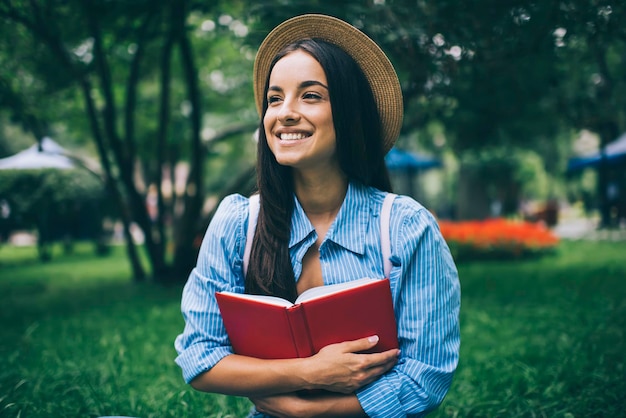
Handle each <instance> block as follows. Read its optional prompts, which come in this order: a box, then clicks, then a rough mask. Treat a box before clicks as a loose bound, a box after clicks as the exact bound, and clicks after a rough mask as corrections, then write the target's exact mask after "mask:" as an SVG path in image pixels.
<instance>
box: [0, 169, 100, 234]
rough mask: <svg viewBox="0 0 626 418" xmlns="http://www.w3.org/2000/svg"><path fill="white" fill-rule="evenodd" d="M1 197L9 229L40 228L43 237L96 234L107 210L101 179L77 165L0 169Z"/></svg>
mask: <svg viewBox="0 0 626 418" xmlns="http://www.w3.org/2000/svg"><path fill="white" fill-rule="evenodd" d="M0 198H1V199H4V200H6V201H7V203H8V204H9V207H10V210H11V214H10V218H9V225H10V229H17V228H23V229H31V228H33V229H34V228H39V232H40V233H41V232H42V228H43V229H44V230H45V231H47V236H46V237H40V238H44V239H49V238H52V239H54V238H59V237H62V236H63V235H65V234H66V233H69V234H71V233H72V232H76V233H77V234H78V235H79V236H82V237H83V238H85V237H96V236H98V234H99V233H100V231H101V224H100V223H101V222H102V217H103V216H104V215H105V214H107V211H110V208H109V207H107V203H106V199H105V195H104V188H103V185H102V183H101V181H100V180H99V179H97V178H96V177H94V176H93V175H92V174H90V173H87V172H86V171H83V170H78V169H71V170H57V169H41V170H0Z"/></svg>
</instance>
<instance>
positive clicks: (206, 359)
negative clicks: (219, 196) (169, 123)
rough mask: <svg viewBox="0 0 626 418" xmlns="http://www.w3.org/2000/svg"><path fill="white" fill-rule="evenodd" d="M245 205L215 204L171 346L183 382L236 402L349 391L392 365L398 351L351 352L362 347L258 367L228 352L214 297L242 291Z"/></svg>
mask: <svg viewBox="0 0 626 418" xmlns="http://www.w3.org/2000/svg"><path fill="white" fill-rule="evenodd" d="M247 205H248V203H247V199H245V198H243V197H241V196H230V197H228V198H226V199H225V200H224V202H222V203H221V204H220V207H219V209H218V211H217V212H216V214H215V216H214V219H213V221H212V222H211V225H210V226H209V228H208V230H207V233H206V236H205V239H204V240H203V244H202V248H201V249H200V252H199V259H198V263H197V267H196V268H195V269H194V270H193V271H192V273H191V275H190V278H189V280H188V282H187V284H186V286H185V289H184V292H183V298H182V306H183V315H184V318H185V330H184V332H183V333H182V334H181V335H180V336H179V337H178V338H177V340H176V348H177V350H178V352H179V356H178V357H177V359H176V361H177V363H178V364H179V365H180V366H181V368H182V369H183V376H184V378H185V380H186V381H187V382H189V383H191V384H192V385H193V386H194V387H195V388H197V389H199V390H204V391H211V392H219V393H227V394H236V395H240V396H259V395H270V394H278V393H284V392H285V391H297V390H300V389H310V388H326V389H331V390H335V391H339V392H352V391H354V389H355V388H356V387H359V386H361V385H363V384H365V383H369V382H370V381H372V380H373V378H375V377H377V376H378V375H380V374H381V373H383V372H384V371H386V370H388V369H389V368H390V367H391V366H392V365H393V364H394V363H395V361H396V358H397V350H390V351H389V352H386V353H382V354H352V353H351V352H350V350H354V351H360V350H361V349H367V348H370V347H371V346H373V345H374V344H373V343H368V342H367V341H366V340H365V341H363V340H361V341H358V342H352V343H350V342H347V343H342V344H337V345H334V346H329V347H328V348H327V349H325V350H322V352H320V353H318V355H316V356H313V357H310V358H308V359H289V360H259V359H254V358H250V357H244V356H238V355H235V354H234V353H233V352H232V349H231V347H230V343H229V340H228V335H227V333H226V330H225V329H224V325H223V322H222V319H221V316H220V312H219V308H218V306H217V303H216V301H215V298H214V294H215V292H217V291H226V290H228V291H235V292H243V276H242V271H241V255H240V254H242V253H243V247H242V245H243V238H245V228H246V226H247V221H246V220H247V210H248V206H247ZM233 231H234V233H233ZM228 260H234V261H232V262H230V263H229V261H228ZM307 371H308V372H309V373H307ZM307 376H315V377H307ZM355 376H356V377H355ZM346 382H347V383H346ZM352 396H353V395H352Z"/></svg>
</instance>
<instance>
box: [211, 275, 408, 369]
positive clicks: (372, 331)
mask: <svg viewBox="0 0 626 418" xmlns="http://www.w3.org/2000/svg"><path fill="white" fill-rule="evenodd" d="M215 297H216V299H217V303H218V305H219V308H220V312H221V313H222V318H223V320H224V325H225V327H226V331H227V332H228V337H229V339H230V342H231V344H232V346H233V350H234V351H235V353H237V354H242V355H246V356H251V357H257V358H264V359H280V358H296V357H309V356H312V355H313V354H315V353H317V352H318V351H319V350H320V349H322V348H323V347H325V346H327V345H329V344H334V343H339V342H343V341H350V340H356V339H359V338H364V337H369V336H372V335H378V337H379V341H378V344H377V345H376V346H375V347H374V348H373V349H372V350H370V351H369V352H380V351H385V350H389V349H392V348H397V347H398V337H397V331H396V322H395V316H394V312H393V302H392V299H391V289H390V286H389V280H388V279H367V278H365V279H359V280H354V281H351V282H346V283H339V284H334V285H328V286H319V287H314V288H312V289H309V290H307V291H305V292H303V293H302V294H301V295H300V296H299V297H298V299H297V300H296V302H295V303H293V304H292V303H291V302H289V301H287V300H285V299H281V298H277V297H274V296H260V295H248V294H240V293H232V292H217V293H216V294H215Z"/></svg>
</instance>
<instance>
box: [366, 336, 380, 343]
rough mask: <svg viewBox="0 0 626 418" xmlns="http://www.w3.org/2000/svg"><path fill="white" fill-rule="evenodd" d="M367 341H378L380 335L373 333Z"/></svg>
mask: <svg viewBox="0 0 626 418" xmlns="http://www.w3.org/2000/svg"><path fill="white" fill-rule="evenodd" d="M367 341H369V342H371V343H377V342H378V335H372V336H371V337H369V338H368V339H367Z"/></svg>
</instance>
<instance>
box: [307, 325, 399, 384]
mask: <svg viewBox="0 0 626 418" xmlns="http://www.w3.org/2000/svg"><path fill="white" fill-rule="evenodd" d="M377 343H378V337H377V336H372V337H369V338H361V339H359V340H354V341H347V342H343V343H338V344H331V345H328V346H326V347H324V348H322V349H321V350H320V352H319V353H317V354H315V355H314V356H312V357H309V360H310V363H309V367H310V369H307V373H305V375H306V376H309V378H308V379H310V380H309V383H310V384H311V386H312V388H315V389H325V390H328V391H331V392H339V393H353V392H354V391H355V390H357V389H359V388H360V387H362V386H365V385H367V384H368V383H371V382H373V381H374V380H376V379H377V378H378V377H379V376H381V375H382V374H384V373H386V372H387V371H389V370H390V369H391V368H392V367H393V366H394V365H395V364H396V361H397V360H398V356H399V355H400V350H397V349H392V350H388V351H383V352H382V353H374V354H357V353H358V352H360V351H365V350H368V349H370V348H373V347H374V346H375V345H376V344H377Z"/></svg>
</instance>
